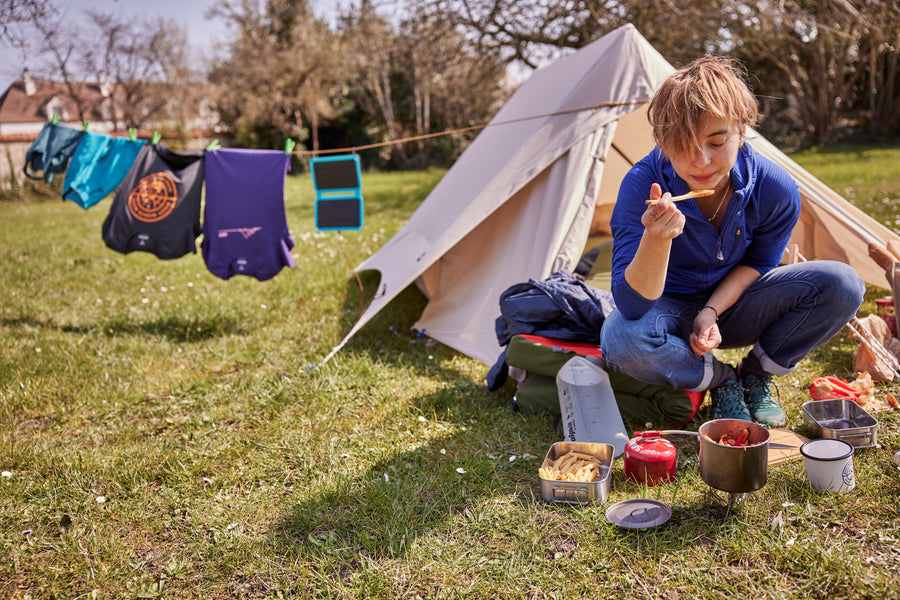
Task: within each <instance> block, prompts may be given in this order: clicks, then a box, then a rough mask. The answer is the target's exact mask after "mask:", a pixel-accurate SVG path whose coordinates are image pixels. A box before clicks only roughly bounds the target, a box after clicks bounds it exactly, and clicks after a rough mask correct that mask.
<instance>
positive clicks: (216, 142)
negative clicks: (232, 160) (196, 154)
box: [206, 138, 222, 152]
mask: <svg viewBox="0 0 900 600" xmlns="http://www.w3.org/2000/svg"><path fill="white" fill-rule="evenodd" d="M221 147H222V144H220V143H219V138H216V139H214V140H213V141H211V142H210V143H209V146H207V147H206V151H207V152H212V151H213V150H218V149H219V148H221Z"/></svg>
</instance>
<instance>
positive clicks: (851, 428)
mask: <svg viewBox="0 0 900 600" xmlns="http://www.w3.org/2000/svg"><path fill="white" fill-rule="evenodd" d="M803 420H804V421H805V422H806V423H808V424H809V425H810V426H811V427H812V428H813V429H814V430H815V431H816V432H817V433H818V434H819V435H820V436H822V437H823V438H831V439H836V440H844V441H845V442H848V443H850V444H851V445H853V446H855V447H856V448H868V447H870V446H875V445H876V443H877V441H878V439H877V438H878V421H877V420H876V419H875V417H873V416H872V415H870V414H869V413H867V412H866V410H865V409H864V408H863V407H862V406H860V405H859V404H857V403H856V402H853V401H852V400H846V399H844V398H835V399H831V400H813V401H811V402H805V403H804V404H803Z"/></svg>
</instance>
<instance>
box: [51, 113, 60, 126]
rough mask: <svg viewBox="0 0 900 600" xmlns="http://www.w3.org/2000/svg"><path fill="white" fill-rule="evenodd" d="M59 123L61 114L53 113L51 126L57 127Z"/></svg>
mask: <svg viewBox="0 0 900 600" xmlns="http://www.w3.org/2000/svg"><path fill="white" fill-rule="evenodd" d="M57 123H59V113H58V112H55V113H53V118H51V119H50V124H51V125H56V124H57Z"/></svg>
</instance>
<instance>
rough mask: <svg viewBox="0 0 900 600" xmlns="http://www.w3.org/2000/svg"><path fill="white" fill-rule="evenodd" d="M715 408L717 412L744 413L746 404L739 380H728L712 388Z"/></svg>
mask: <svg viewBox="0 0 900 600" xmlns="http://www.w3.org/2000/svg"><path fill="white" fill-rule="evenodd" d="M713 398H714V399H715V408H716V412H717V413H722V412H724V413H727V414H734V413H744V412H746V411H747V406H746V404H745V403H744V389H743V387H742V386H741V383H740V382H737V381H729V382H727V383H726V384H725V385H722V386H719V387H717V388H716V389H715V390H713Z"/></svg>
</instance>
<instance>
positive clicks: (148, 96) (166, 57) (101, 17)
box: [0, 0, 196, 129]
mask: <svg viewBox="0 0 900 600" xmlns="http://www.w3.org/2000/svg"><path fill="white" fill-rule="evenodd" d="M8 1H9V0H8ZM20 3H21V4H26V5H30V6H31V7H32V10H31V12H30V13H28V14H30V18H29V20H27V21H24V20H23V21H20V23H19V25H20V27H19V29H17V33H16V35H18V36H19V37H18V38H17V39H20V40H21V41H22V43H23V44H26V45H33V48H32V50H33V52H32V54H33V55H36V56H37V57H38V65H37V69H36V71H37V74H38V75H39V76H41V77H43V78H44V79H48V80H53V81H60V82H61V83H62V84H63V86H64V88H65V90H66V94H67V95H68V96H69V97H70V98H71V99H72V100H73V101H74V102H75V105H76V107H77V109H76V110H77V115H76V116H77V118H78V120H82V121H90V120H92V119H94V118H98V119H102V120H104V121H110V122H111V123H112V124H113V127H114V128H116V129H125V128H126V127H129V126H133V127H149V126H154V124H156V123H158V122H159V121H160V120H164V119H166V118H168V116H169V114H170V111H169V109H171V108H172V107H173V106H176V105H177V103H176V102H173V101H174V100H175V99H177V98H179V97H183V96H184V94H185V93H186V92H185V86H186V85H187V83H188V81H194V80H196V76H195V74H194V73H193V70H192V69H191V68H190V67H189V64H190V61H189V51H190V50H189V46H188V44H187V33H186V31H185V30H184V29H183V28H181V27H179V26H178V25H177V23H175V22H171V21H165V20H157V21H155V22H152V23H151V25H150V27H145V28H139V27H137V26H136V25H135V24H134V23H133V22H132V21H130V20H126V19H122V18H117V17H115V16H113V15H111V14H108V13H104V12H101V11H96V10H88V11H86V16H87V19H86V22H84V23H78V21H77V19H72V18H71V15H63V14H62V13H61V12H60V11H59V10H58V9H57V8H56V7H55V5H54V4H53V2H52V1H50V0H42V1H38V0H31V1H25V0H18V2H17V1H16V0H14V1H13V2H12V6H13V7H15V6H17V5H19V4H20ZM3 6H4V7H6V4H4V5H3ZM0 14H3V13H2V11H0ZM16 14H19V15H21V14H23V13H21V12H19V13H16ZM29 28H30V29H32V30H33V31H34V32H36V34H37V35H36V36H34V35H29V32H28V29H29ZM35 38H37V39H35ZM98 42H99V43H98ZM88 82H91V85H93V82H96V84H97V86H98V87H99V90H100V93H101V96H102V97H103V98H104V100H103V101H102V102H101V105H100V106H99V107H97V106H95V105H94V104H93V102H94V100H95V97H96V94H95V93H94V92H93V91H92V90H91V89H89V86H88V85H87V83H88ZM95 111H99V112H95Z"/></svg>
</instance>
